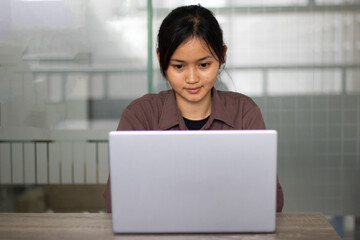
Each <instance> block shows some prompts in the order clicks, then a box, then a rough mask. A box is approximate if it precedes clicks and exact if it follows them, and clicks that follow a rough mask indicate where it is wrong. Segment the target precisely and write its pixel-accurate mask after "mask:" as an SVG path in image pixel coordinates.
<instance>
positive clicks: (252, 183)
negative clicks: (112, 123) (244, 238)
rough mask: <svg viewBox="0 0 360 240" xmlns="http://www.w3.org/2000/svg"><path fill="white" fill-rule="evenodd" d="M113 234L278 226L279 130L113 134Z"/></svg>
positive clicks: (256, 229)
mask: <svg viewBox="0 0 360 240" xmlns="http://www.w3.org/2000/svg"><path fill="white" fill-rule="evenodd" d="M109 150H110V155H109V156H110V176H111V193H112V195H111V197H112V199H111V200H112V226H113V232H114V233H220V232H221V233H238V232H274V231H275V227H276V226H275V225H276V172H277V170H276V168H277V161H276V160H277V132H276V131H275V130H223V131H216V130H215V131H114V132H110V133H109Z"/></svg>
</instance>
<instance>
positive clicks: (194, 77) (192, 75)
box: [185, 68, 200, 84]
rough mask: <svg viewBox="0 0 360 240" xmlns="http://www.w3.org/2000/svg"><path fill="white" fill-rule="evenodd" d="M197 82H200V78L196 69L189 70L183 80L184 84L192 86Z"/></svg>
mask: <svg viewBox="0 0 360 240" xmlns="http://www.w3.org/2000/svg"><path fill="white" fill-rule="evenodd" d="M199 81H200V78H199V76H198V74H197V71H196V69H194V68H190V69H189V71H188V74H187V76H186V78H185V82H186V83H188V84H194V83H198V82H199Z"/></svg>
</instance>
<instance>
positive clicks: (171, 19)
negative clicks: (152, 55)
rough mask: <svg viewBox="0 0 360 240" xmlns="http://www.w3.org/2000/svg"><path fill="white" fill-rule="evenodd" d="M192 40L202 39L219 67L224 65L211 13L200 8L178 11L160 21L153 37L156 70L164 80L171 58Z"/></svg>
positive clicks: (220, 38)
mask: <svg viewBox="0 0 360 240" xmlns="http://www.w3.org/2000/svg"><path fill="white" fill-rule="evenodd" d="M192 37H198V38H200V39H203V40H204V41H205V42H206V44H207V46H208V48H209V50H210V52H211V54H212V55H213V56H214V57H215V58H216V59H217V60H218V61H219V63H220V65H222V64H223V63H225V45H224V42H223V35H222V30H221V28H220V25H219V23H218V21H217V20H216V18H215V17H214V15H213V13H212V12H211V11H210V10H208V9H206V8H204V7H202V6H200V5H191V6H183V7H178V8H176V9H174V10H173V11H172V12H170V13H169V15H167V16H166V18H165V19H164V20H163V22H162V23H161V26H160V29H159V33H158V37H157V40H158V49H157V51H158V54H159V62H160V70H161V74H162V75H163V76H164V77H165V78H166V70H167V68H168V66H169V63H170V58H171V56H172V55H173V53H174V52H175V50H176V49H177V47H178V46H179V45H181V44H182V43H183V42H184V41H185V40H187V39H188V38H192Z"/></svg>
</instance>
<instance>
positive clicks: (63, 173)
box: [0, 0, 360, 239]
mask: <svg viewBox="0 0 360 240" xmlns="http://www.w3.org/2000/svg"><path fill="white" fill-rule="evenodd" d="M198 3H200V4H201V5H202V6H204V7H207V8H210V9H211V10H212V11H213V12H214V14H215V16H216V17H217V19H218V21H219V23H220V25H221V27H222V29H223V32H224V37H225V43H226V44H227V46H228V56H227V63H226V67H225V70H224V71H223V72H222V74H221V75H220V79H219V81H218V83H217V88H218V89H225V90H230V91H236V92H241V93H244V94H246V95H249V96H251V97H252V98H253V99H254V100H255V102H256V103H257V104H258V105H259V107H260V108H261V111H262V113H263V116H264V119H265V122H266V125H267V127H268V128H270V129H276V130H277V131H278V133H279V154H278V172H279V179H280V182H281V184H282V186H283V189H284V193H285V207H284V211H300V212H301V211H316V212H321V213H323V214H324V215H325V216H327V218H328V219H329V221H330V222H331V224H333V226H334V227H335V229H336V231H337V232H338V233H339V234H340V236H341V237H342V238H343V239H360V0H206V1H200V0H198V1H190V0H176V1H175V0H122V1H117V0H104V1H95V0H2V1H0V212H101V211H105V203H104V201H103V199H102V196H101V195H102V192H103V190H104V188H105V183H106V180H107V177H108V171H109V161H108V144H107V134H108V132H109V131H111V130H115V129H116V127H117V124H118V121H119V119H120V116H121V113H122V110H123V109H124V108H125V107H126V106H127V105H128V104H129V103H130V102H131V101H132V100H134V99H135V98H138V97H140V96H142V95H144V94H146V93H148V92H158V91H160V90H164V89H168V88H169V85H168V84H167V83H166V81H165V80H164V79H163V78H162V77H161V74H160V71H159V65H158V62H157V59H156V54H155V49H156V35H157V31H158V28H159V25H160V23H161V21H162V19H163V18H164V17H165V16H166V15H167V14H168V13H169V12H170V11H171V10H172V9H173V8H175V7H177V6H180V5H189V4H198Z"/></svg>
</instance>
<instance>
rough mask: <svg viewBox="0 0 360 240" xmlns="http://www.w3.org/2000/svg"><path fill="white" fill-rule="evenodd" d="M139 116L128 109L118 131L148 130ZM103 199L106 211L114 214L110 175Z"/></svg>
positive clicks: (123, 115)
mask: <svg viewBox="0 0 360 240" xmlns="http://www.w3.org/2000/svg"><path fill="white" fill-rule="evenodd" d="M138 115H139V116H137V115H136V114H135V113H134V112H133V111H131V109H130V108H129V107H127V108H126V109H125V110H124V111H123V113H122V115H121V118H120V122H119V125H118V127H117V131H121V130H124V131H126V130H146V126H145V124H144V123H143V122H141V113H138ZM103 198H104V200H105V203H106V209H107V212H108V213H111V212H112V209H111V181H110V173H109V177H108V180H107V184H106V188H105V191H104V193H103Z"/></svg>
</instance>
